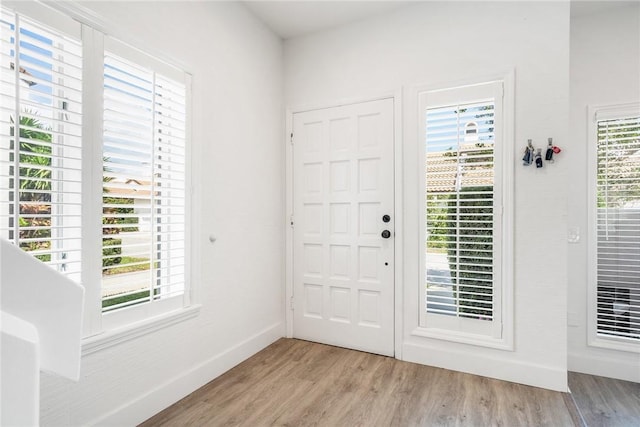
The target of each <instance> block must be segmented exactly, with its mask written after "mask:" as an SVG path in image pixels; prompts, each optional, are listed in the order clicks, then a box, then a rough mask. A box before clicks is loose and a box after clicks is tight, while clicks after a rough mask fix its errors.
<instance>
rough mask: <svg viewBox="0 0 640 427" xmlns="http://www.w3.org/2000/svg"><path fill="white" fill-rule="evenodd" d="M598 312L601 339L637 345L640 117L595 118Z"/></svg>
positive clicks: (639, 311) (639, 332)
mask: <svg viewBox="0 0 640 427" xmlns="http://www.w3.org/2000/svg"><path fill="white" fill-rule="evenodd" d="M596 204H597V215H596V228H597V239H596V240H597V241H596V245H597V248H596V252H597V255H596V256H597V263H596V264H597V273H596V276H597V289H596V293H597V301H596V304H597V309H596V330H597V334H598V335H599V336H601V337H615V338H622V339H630V340H636V341H640V114H638V113H636V114H635V115H626V116H619V117H615V118H604V119H598V120H597V177H596Z"/></svg>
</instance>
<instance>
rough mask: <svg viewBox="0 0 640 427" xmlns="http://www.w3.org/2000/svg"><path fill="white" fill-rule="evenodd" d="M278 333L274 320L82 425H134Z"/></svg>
mask: <svg viewBox="0 0 640 427" xmlns="http://www.w3.org/2000/svg"><path fill="white" fill-rule="evenodd" d="M282 332H283V324H282V323H280V322H278V323H275V324H273V325H271V326H269V327H267V328H265V329H263V330H262V331H260V332H258V333H257V334H255V335H253V336H252V337H250V338H248V339H246V340H244V341H242V342H240V343H238V344H236V345H234V346H232V347H231V348H229V349H228V350H225V351H222V352H221V353H218V354H216V355H215V356H213V357H211V358H209V359H207V360H206V361H204V362H202V363H200V364H198V365H197V366H194V367H192V368H191V369H188V370H186V371H183V372H182V373H181V374H180V375H178V376H175V377H173V378H171V379H169V380H168V381H166V382H165V383H163V384H161V385H160V386H158V387H156V388H154V389H152V390H149V391H148V392H147V393H145V394H143V395H142V396H139V397H137V398H136V399H134V400H131V401H129V402H127V403H126V404H124V405H122V406H120V407H118V408H115V409H114V410H112V411H111V412H109V413H106V414H102V415H100V416H99V417H97V418H96V419H94V420H92V421H90V422H88V423H86V424H87V425H92V426H126V425H138V424H140V423H142V422H143V421H145V420H147V419H149V418H150V417H152V416H153V415H155V414H157V413H158V412H160V411H162V410H163V409H165V408H167V407H169V406H170V405H172V404H173V403H175V402H177V401H178V400H180V399H182V398H183V397H185V396H187V395H188V394H190V393H192V392H193V391H194V390H197V389H198V388H200V387H202V386H203V385H205V384H207V383H208V382H209V381H212V380H214V379H215V378H216V377H218V376H220V375H222V374H223V373H225V372H226V371H228V370H229V369H231V368H233V367H234V366H236V365H238V364H239V363H241V362H243V361H244V360H246V359H248V358H249V357H251V356H253V355H254V354H256V353H258V352H259V351H261V350H263V349H264V348H266V347H267V346H269V345H270V344H272V343H274V342H275V341H277V340H278V339H280V338H281V337H282Z"/></svg>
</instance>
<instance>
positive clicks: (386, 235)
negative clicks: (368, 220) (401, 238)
mask: <svg viewBox="0 0 640 427" xmlns="http://www.w3.org/2000/svg"><path fill="white" fill-rule="evenodd" d="M389 237H391V232H390V231H389V230H383V231H382V238H383V239H388V238H389Z"/></svg>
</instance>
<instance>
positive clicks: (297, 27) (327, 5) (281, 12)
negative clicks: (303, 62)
mask: <svg viewBox="0 0 640 427" xmlns="http://www.w3.org/2000/svg"><path fill="white" fill-rule="evenodd" d="M411 3H412V2H410V1H401V0H398V1H353V0H351V1H245V2H244V4H246V5H247V7H248V8H249V9H250V10H251V11H252V12H253V13H254V14H255V15H256V16H258V18H260V19H261V20H262V21H263V22H264V23H265V24H266V25H267V26H268V27H269V28H271V30H272V31H273V32H275V33H276V34H278V35H279V36H280V37H282V38H283V39H288V38H292V37H298V36H302V35H305V34H310V33H313V32H316V31H320V30H325V29H327V28H331V27H336V26H339V25H343V24H348V23H351V22H355V21H359V20H362V19H365V18H369V17H371V16H374V15H379V14H383V13H387V12H390V11H393V10H395V9H398V8H400V7H403V6H406V5H407V4H411Z"/></svg>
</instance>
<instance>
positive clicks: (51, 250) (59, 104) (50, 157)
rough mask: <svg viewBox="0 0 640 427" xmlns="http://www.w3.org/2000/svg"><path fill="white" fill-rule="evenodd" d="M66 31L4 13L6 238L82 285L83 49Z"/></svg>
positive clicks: (1, 81)
mask: <svg viewBox="0 0 640 427" xmlns="http://www.w3.org/2000/svg"><path fill="white" fill-rule="evenodd" d="M69 21H70V20H69ZM65 23H66V24H67V25H68V27H69V28H70V31H63V30H59V29H53V28H49V27H46V26H44V25H42V24H40V23H37V22H35V21H32V20H30V19H28V18H26V17H24V16H21V15H18V14H16V13H13V12H11V11H8V10H6V9H2V14H1V18H0V34H1V38H2V40H1V42H0V49H1V57H0V60H1V63H0V67H1V73H0V76H1V77H0V85H1V86H0V87H1V96H2V104H1V105H0V108H1V110H0V138H2V143H1V144H0V236H1V237H3V238H6V239H8V240H10V241H12V242H14V243H15V244H16V245H18V246H19V247H21V248H22V249H24V250H25V251H28V252H30V253H31V254H33V255H34V256H36V257H37V258H39V259H41V260H42V261H44V262H46V263H47V264H49V265H51V266H52V267H54V268H55V269H57V270H58V271H60V272H63V273H66V274H67V275H69V276H70V277H71V278H72V279H74V280H76V281H79V280H80V255H81V253H80V252H81V251H80V250H81V243H80V239H81V229H80V227H81V222H80V214H81V190H82V186H81V180H82V177H81V144H82V135H81V126H82V114H81V111H82V109H81V100H82V99H81V89H82V57H81V56H82V49H81V44H80V41H79V33H80V26H79V24H77V23H75V22H73V21H70V22H66V21H65Z"/></svg>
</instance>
